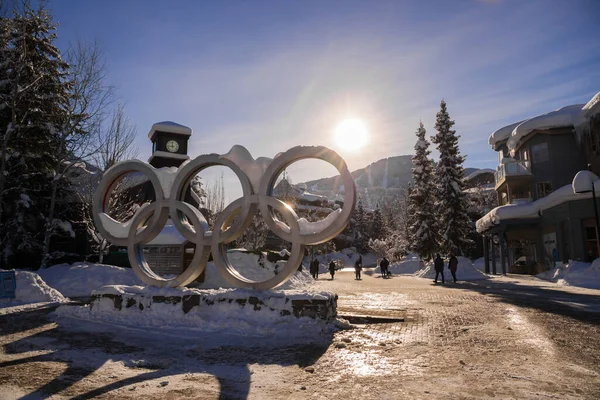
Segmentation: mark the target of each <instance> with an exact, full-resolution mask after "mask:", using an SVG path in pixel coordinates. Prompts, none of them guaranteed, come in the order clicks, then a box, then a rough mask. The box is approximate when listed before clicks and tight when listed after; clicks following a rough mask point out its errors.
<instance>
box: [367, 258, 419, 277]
mask: <svg viewBox="0 0 600 400" xmlns="http://www.w3.org/2000/svg"><path fill="white" fill-rule="evenodd" d="M424 268H425V263H423V261H422V260H421V259H420V258H419V256H418V255H414V254H410V255H408V256H407V257H405V258H404V259H403V260H402V261H398V262H395V263H391V264H390V266H389V270H390V272H391V273H392V275H402V274H414V273H415V272H417V271H419V270H421V269H424ZM375 271H376V272H378V273H381V269H380V268H379V266H377V268H376V270H375Z"/></svg>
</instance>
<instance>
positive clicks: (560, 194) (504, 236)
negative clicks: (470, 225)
mask: <svg viewBox="0 0 600 400" xmlns="http://www.w3.org/2000/svg"><path fill="white" fill-rule="evenodd" d="M489 143H490V145H491V146H492V148H493V149H494V150H495V151H497V152H498V167H497V169H496V171H495V173H494V174H495V177H494V190H495V192H496V195H497V199H498V204H499V207H497V208H495V209H493V210H492V211H490V212H489V213H487V214H486V215H485V216H484V217H482V218H481V219H479V220H478V221H477V231H478V232H479V233H480V234H481V235H483V238H484V251H485V253H486V254H487V255H490V253H491V256H492V261H495V257H496V256H500V258H501V265H499V266H496V267H497V268H496V270H497V271H498V272H499V271H503V270H508V272H525V273H537V272H541V271H542V270H544V269H547V268H550V267H552V266H553V265H554V263H555V262H556V261H558V260H563V261H567V260H569V259H575V260H586V261H590V260H593V259H595V258H597V257H598V256H599V255H600V246H599V241H598V238H599V233H598V232H597V230H596V223H595V218H594V209H593V202H592V199H591V194H590V193H588V194H576V193H574V192H573V188H572V182H573V178H574V177H575V175H576V174H577V173H578V172H579V171H581V170H586V169H588V167H589V168H590V170H591V171H592V172H593V173H595V174H596V175H600V93H598V94H596V96H594V97H593V98H592V99H591V100H590V101H589V102H588V103H587V104H576V105H571V106H566V107H562V108H560V109H558V110H556V111H552V112H549V113H547V114H543V115H539V116H536V117H533V118H530V119H527V120H524V121H519V122H516V123H513V124H511V125H508V126H505V127H503V128H501V129H498V130H497V131H496V132H494V133H493V134H492V135H491V136H490V139H489ZM493 267H494V265H492V268H493Z"/></svg>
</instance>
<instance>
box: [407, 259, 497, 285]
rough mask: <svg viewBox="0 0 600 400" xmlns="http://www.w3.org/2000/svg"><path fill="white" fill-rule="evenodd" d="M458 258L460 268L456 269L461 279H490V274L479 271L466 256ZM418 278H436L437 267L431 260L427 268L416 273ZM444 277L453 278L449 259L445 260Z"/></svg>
mask: <svg viewBox="0 0 600 400" xmlns="http://www.w3.org/2000/svg"><path fill="white" fill-rule="evenodd" d="M457 258H458V268H457V270H456V278H457V280H459V281H476V280H481V279H488V278H489V276H487V275H486V274H484V273H483V272H481V271H479V270H478V269H477V268H475V266H474V265H473V263H472V262H471V260H469V259H468V258H465V257H457ZM414 276H415V277H417V278H427V279H435V268H434V267H433V263H432V262H429V263H428V264H427V266H426V267H425V269H423V270H420V271H418V272H416V273H415V274H414ZM444 277H445V278H446V280H452V274H451V273H450V270H449V269H448V261H447V260H444Z"/></svg>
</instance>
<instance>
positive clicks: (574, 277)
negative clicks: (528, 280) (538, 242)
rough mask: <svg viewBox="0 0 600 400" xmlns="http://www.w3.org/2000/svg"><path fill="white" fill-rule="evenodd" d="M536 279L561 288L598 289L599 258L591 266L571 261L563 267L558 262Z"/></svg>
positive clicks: (599, 286)
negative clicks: (555, 284) (552, 283)
mask: <svg viewBox="0 0 600 400" xmlns="http://www.w3.org/2000/svg"><path fill="white" fill-rule="evenodd" d="M536 277H537V278H540V279H544V280H547V281H550V282H555V283H557V284H559V285H562V286H579V287H584V288H589V289H600V258H597V259H596V260H594V262H593V263H591V264H590V263H586V262H581V261H571V262H569V263H568V264H566V265H565V264H563V263H561V262H558V263H556V266H555V267H554V268H553V269H551V270H549V271H545V272H542V273H541V274H538V275H536Z"/></svg>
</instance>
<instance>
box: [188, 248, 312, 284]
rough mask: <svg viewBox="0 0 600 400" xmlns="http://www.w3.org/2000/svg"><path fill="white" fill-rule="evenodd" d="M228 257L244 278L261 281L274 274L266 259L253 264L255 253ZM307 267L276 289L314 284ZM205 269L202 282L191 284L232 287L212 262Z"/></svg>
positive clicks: (256, 259)
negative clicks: (260, 262) (236, 257)
mask: <svg viewBox="0 0 600 400" xmlns="http://www.w3.org/2000/svg"><path fill="white" fill-rule="evenodd" d="M229 259H230V261H229V262H230V263H231V264H233V265H234V267H235V270H236V271H237V272H239V273H240V274H241V275H242V276H243V277H245V278H248V279H253V280H258V281H261V280H266V279H268V278H270V277H272V276H273V275H274V267H273V266H274V264H273V263H271V262H269V261H268V260H264V264H265V267H261V266H259V265H257V264H255V263H257V262H258V256H257V255H256V254H246V255H244V256H241V257H239V258H238V259H237V260H234V259H233V258H232V257H230V258H229ZM307 268H308V267H305V268H302V270H301V271H297V272H296V273H294V275H292V276H291V277H290V279H288V280H287V281H286V282H285V283H284V284H283V285H281V286H279V287H278V289H304V288H308V287H310V286H311V285H314V283H315V281H314V279H313V278H312V276H311V275H310V273H309V272H308V269H307ZM278 269H281V268H278ZM205 271H206V272H205V275H204V277H205V278H204V282H202V283H199V284H198V285H194V284H193V285H192V286H194V287H197V288H201V289H218V288H225V289H231V288H233V286H231V284H229V283H228V282H227V281H226V280H225V279H223V277H222V276H221V274H220V273H219V271H218V270H217V267H216V266H215V264H214V263H213V262H209V263H208V264H207V265H206V270H205Z"/></svg>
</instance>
